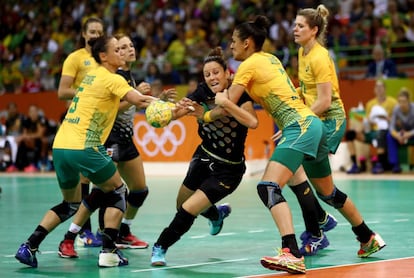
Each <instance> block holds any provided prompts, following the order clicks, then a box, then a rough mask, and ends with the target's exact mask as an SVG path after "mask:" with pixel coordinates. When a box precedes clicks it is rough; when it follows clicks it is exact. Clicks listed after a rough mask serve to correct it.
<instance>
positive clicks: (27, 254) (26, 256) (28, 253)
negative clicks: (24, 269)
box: [14, 242, 38, 267]
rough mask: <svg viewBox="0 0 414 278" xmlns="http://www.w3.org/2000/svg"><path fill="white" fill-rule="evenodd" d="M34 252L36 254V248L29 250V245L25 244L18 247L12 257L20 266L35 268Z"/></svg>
mask: <svg viewBox="0 0 414 278" xmlns="http://www.w3.org/2000/svg"><path fill="white" fill-rule="evenodd" d="M36 252H38V250H37V248H30V245H29V243H28V242H25V243H22V245H20V247H19V250H17V253H16V255H15V256H14V257H15V258H16V259H17V260H18V261H19V262H21V263H22V264H27V265H29V266H31V267H37V258H36Z"/></svg>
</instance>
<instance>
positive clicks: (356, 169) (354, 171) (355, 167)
mask: <svg viewBox="0 0 414 278" xmlns="http://www.w3.org/2000/svg"><path fill="white" fill-rule="evenodd" d="M346 173H347V174H359V173H361V170H360V169H359V167H358V165H357V164H352V167H351V169H349V170H348V171H346Z"/></svg>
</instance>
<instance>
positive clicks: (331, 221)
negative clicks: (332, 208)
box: [319, 213, 338, 232]
mask: <svg viewBox="0 0 414 278" xmlns="http://www.w3.org/2000/svg"><path fill="white" fill-rule="evenodd" d="M337 224H338V221H337V220H336V218H335V217H333V215H331V214H329V213H326V216H325V220H324V221H323V222H319V228H320V229H321V230H322V231H324V232H327V231H330V230H332V229H333V228H335V227H336V225H337Z"/></svg>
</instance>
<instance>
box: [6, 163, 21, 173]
mask: <svg viewBox="0 0 414 278" xmlns="http://www.w3.org/2000/svg"><path fill="white" fill-rule="evenodd" d="M18 171H19V169H18V168H17V167H16V166H14V165H13V164H12V165H10V166H9V167H7V168H6V173H14V172H18Z"/></svg>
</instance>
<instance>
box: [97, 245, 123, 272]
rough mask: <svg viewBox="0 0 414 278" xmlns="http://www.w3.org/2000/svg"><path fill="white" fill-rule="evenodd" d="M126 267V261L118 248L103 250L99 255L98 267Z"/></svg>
mask: <svg viewBox="0 0 414 278" xmlns="http://www.w3.org/2000/svg"><path fill="white" fill-rule="evenodd" d="M124 265H128V259H127V258H125V257H124V255H123V254H122V252H121V251H120V250H119V249H118V248H114V249H112V250H110V249H104V250H101V252H100V253H99V261H98V266H100V267H115V266H124Z"/></svg>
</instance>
